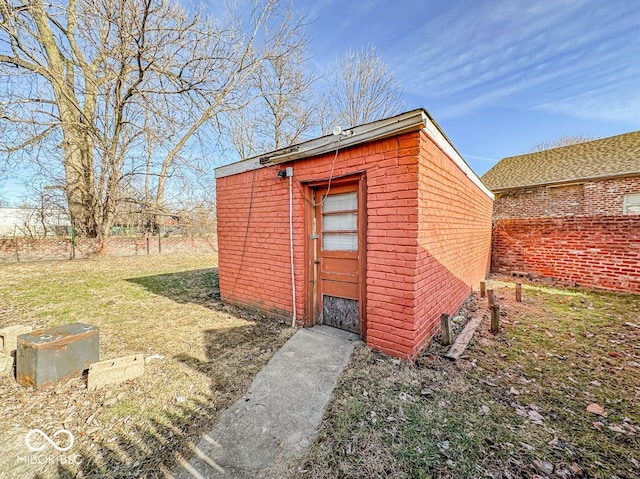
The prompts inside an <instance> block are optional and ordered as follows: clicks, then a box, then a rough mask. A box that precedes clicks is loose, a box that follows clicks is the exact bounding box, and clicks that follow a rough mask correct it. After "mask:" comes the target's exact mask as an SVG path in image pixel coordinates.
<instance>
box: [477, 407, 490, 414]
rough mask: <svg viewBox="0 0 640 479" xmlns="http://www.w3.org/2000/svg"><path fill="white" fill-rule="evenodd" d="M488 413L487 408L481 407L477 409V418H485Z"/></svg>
mask: <svg viewBox="0 0 640 479" xmlns="http://www.w3.org/2000/svg"><path fill="white" fill-rule="evenodd" d="M490 411H491V410H490V409H489V406H485V405H482V406H480V408H479V409H478V415H479V416H485V415H487V414H489V412H490Z"/></svg>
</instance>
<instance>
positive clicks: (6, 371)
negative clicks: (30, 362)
mask: <svg viewBox="0 0 640 479" xmlns="http://www.w3.org/2000/svg"><path fill="white" fill-rule="evenodd" d="M10 375H13V356H12V355H10V354H4V353H0V377H4V376H10Z"/></svg>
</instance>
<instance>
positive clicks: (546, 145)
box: [528, 135, 596, 153]
mask: <svg viewBox="0 0 640 479" xmlns="http://www.w3.org/2000/svg"><path fill="white" fill-rule="evenodd" d="M595 139H596V138H595V137H593V136H585V135H569V136H561V137H559V138H556V139H555V140H551V141H546V142H542V143H538V144H536V145H534V146H532V147H531V149H530V150H529V151H528V152H529V153H534V152H536V151H544V150H551V149H553V148H561V147H563V146H570V145H576V144H578V143H584V142H586V141H593V140H595Z"/></svg>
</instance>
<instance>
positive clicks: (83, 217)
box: [63, 128, 103, 238]
mask: <svg viewBox="0 0 640 479" xmlns="http://www.w3.org/2000/svg"><path fill="white" fill-rule="evenodd" d="M63 132H64V142H63V148H64V171H65V182H66V194H67V202H68V204H69V216H70V219H71V226H72V227H73V228H74V229H75V230H76V232H77V233H78V234H80V235H82V236H86V237H89V238H98V237H100V236H101V235H102V234H103V231H102V228H100V225H99V221H98V218H97V214H96V213H97V211H96V204H97V202H96V198H95V189H94V179H93V148H92V142H91V139H90V138H89V136H88V135H87V134H86V133H83V132H79V131H77V129H75V128H64V129H63Z"/></svg>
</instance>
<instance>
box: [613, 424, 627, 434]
mask: <svg viewBox="0 0 640 479" xmlns="http://www.w3.org/2000/svg"><path fill="white" fill-rule="evenodd" d="M609 430H610V431H613V432H619V433H620V434H625V433H626V432H627V431H625V430H624V429H623V428H621V427H620V426H615V425H614V426H609Z"/></svg>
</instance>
